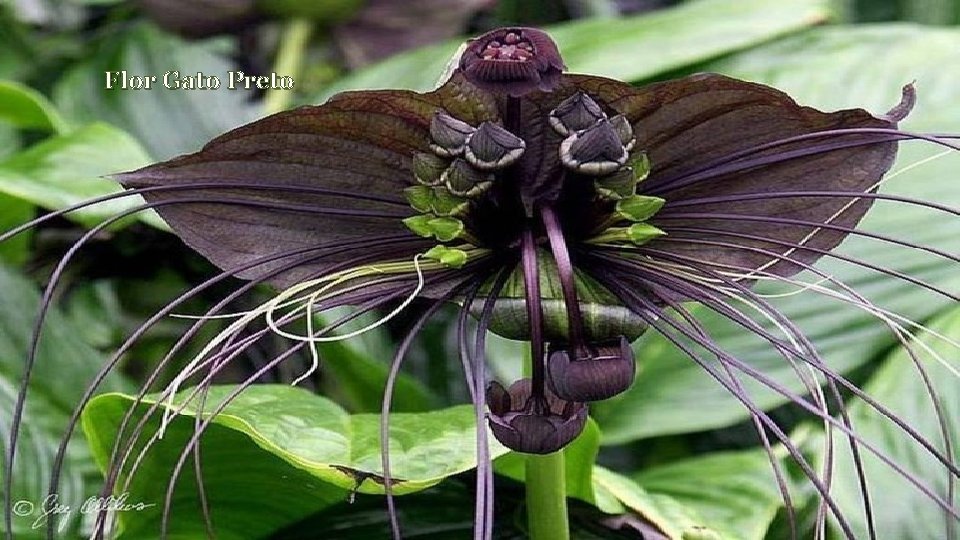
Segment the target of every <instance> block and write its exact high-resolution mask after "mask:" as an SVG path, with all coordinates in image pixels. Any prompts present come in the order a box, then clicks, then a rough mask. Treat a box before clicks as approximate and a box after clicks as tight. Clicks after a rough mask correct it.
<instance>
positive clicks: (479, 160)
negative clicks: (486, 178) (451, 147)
mask: <svg viewBox="0 0 960 540" xmlns="http://www.w3.org/2000/svg"><path fill="white" fill-rule="evenodd" d="M526 148H527V143H525V142H524V141H523V139H521V138H520V137H517V136H516V135H514V134H513V133H510V132H509V131H507V130H505V129H503V128H502V127H500V126H498V125H497V124H494V123H491V122H484V123H482V124H480V127H479V128H477V130H476V131H475V132H474V133H473V134H471V135H470V137H468V138H467V145H466V152H465V157H466V158H467V161H469V162H470V164H471V165H473V166H474V167H476V168H478V169H480V170H483V171H492V170H495V169H503V168H504V167H509V166H510V165H512V164H513V163H514V162H515V161H517V160H518V159H520V156H522V155H523V151H524V150H525V149H526Z"/></svg>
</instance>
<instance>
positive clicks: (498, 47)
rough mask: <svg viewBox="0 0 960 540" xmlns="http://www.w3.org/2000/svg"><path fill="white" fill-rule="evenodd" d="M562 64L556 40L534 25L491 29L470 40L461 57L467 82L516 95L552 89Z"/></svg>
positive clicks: (561, 69)
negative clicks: (530, 26)
mask: <svg viewBox="0 0 960 540" xmlns="http://www.w3.org/2000/svg"><path fill="white" fill-rule="evenodd" d="M565 67H566V66H564V65H563V59H562V58H561V57H560V52H559V51H558V50H557V45H556V43H554V42H553V40H552V39H550V36H548V35H547V34H546V33H544V32H542V31H540V30H537V29H535V28H519V27H518V28H498V29H496V30H492V31H490V32H487V33H486V34H484V35H482V36H480V37H478V38H476V39H474V40H472V41H471V42H470V43H469V45H468V46H467V48H466V50H465V51H464V52H463V55H462V56H461V57H460V71H461V72H462V73H463V75H464V77H466V79H467V80H468V81H470V82H471V83H473V84H474V85H476V86H478V87H480V88H483V89H484V90H487V91H490V92H495V93H506V94H509V95H511V96H515V97H519V96H522V95H524V94H528V93H530V92H532V91H534V90H538V89H539V90H542V91H544V92H550V91H552V90H553V89H554V88H556V87H557V85H558V84H559V83H560V74H561V73H562V72H563V70H564V68H565Z"/></svg>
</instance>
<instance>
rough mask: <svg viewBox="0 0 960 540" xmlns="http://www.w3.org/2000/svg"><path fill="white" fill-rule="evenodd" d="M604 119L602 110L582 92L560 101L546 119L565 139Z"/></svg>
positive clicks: (604, 115)
mask: <svg viewBox="0 0 960 540" xmlns="http://www.w3.org/2000/svg"><path fill="white" fill-rule="evenodd" d="M606 117H607V115H606V114H605V113H604V112H603V109H601V108H600V105H597V102H596V101H594V100H593V98H591V97H590V96H588V95H587V94H584V93H583V92H577V93H576V94H574V95H572V96H570V97H568V98H567V99H565V100H563V101H561V102H560V104H559V105H557V107H556V108H555V109H553V110H552V111H550V115H549V116H548V117H547V119H548V120H549V122H550V127H552V128H553V129H554V131H556V132H557V133H559V134H560V135H562V136H564V137H567V136H569V135H570V134H571V133H573V132H575V131H582V130H584V129H587V128H588V127H590V126H592V125H594V124H596V123H597V121H598V120H601V119H603V118H606ZM631 137H632V133H631Z"/></svg>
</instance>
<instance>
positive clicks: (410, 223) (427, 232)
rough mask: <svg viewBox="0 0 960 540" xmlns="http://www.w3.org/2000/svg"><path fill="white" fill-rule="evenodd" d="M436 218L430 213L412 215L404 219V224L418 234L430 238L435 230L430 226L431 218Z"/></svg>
mask: <svg viewBox="0 0 960 540" xmlns="http://www.w3.org/2000/svg"><path fill="white" fill-rule="evenodd" d="M432 219H435V217H434V216H432V215H430V214H425V215H420V216H411V217H408V218H406V219H404V220H403V224H404V225H406V226H407V228H408V229H410V230H411V231H413V233H414V234H416V235H417V236H422V237H424V238H430V237H431V236H433V230H432V229H431V228H430V220H432Z"/></svg>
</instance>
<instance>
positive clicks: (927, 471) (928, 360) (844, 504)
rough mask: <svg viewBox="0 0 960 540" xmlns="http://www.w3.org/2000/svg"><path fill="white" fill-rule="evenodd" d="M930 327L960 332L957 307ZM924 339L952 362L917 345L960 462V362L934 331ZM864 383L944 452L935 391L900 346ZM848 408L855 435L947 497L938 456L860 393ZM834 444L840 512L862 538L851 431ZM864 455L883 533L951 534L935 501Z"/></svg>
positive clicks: (915, 539) (914, 539) (921, 539)
mask: <svg viewBox="0 0 960 540" xmlns="http://www.w3.org/2000/svg"><path fill="white" fill-rule="evenodd" d="M930 327H931V328H932V329H933V330H935V331H937V332H939V333H940V334H942V335H944V336H949V337H951V338H953V339H957V338H960V309H953V310H951V311H949V312H948V313H947V314H945V315H943V316H941V317H939V318H938V319H937V320H936V321H935V322H933V323H932V324H931V325H930ZM923 341H924V343H926V344H927V345H928V346H929V347H930V348H931V349H933V350H934V351H935V352H937V353H938V354H939V355H940V356H941V357H942V358H943V359H944V360H945V362H947V363H948V364H949V366H950V367H947V366H944V365H943V364H941V363H939V362H936V361H934V358H933V357H932V356H931V355H930V354H925V353H924V352H923V349H921V348H919V347H915V349H916V350H917V351H918V354H920V355H921V356H922V362H923V367H924V369H926V370H927V373H928V375H929V379H930V381H932V383H933V387H934V388H935V392H936V394H937V395H938V396H939V399H940V402H941V405H942V408H943V412H944V424H945V426H946V428H947V435H948V436H949V437H950V440H951V441H952V443H953V456H952V458H953V461H954V463H957V462H958V461H960V447H958V442H960V380H958V376H957V368H958V367H960V363H958V362H957V359H958V354H957V348H956V347H955V346H953V345H951V344H950V343H948V342H946V341H944V340H941V339H938V338H936V337H934V336H933V335H931V334H927V335H926V336H925V337H924V338H923ZM864 390H865V391H866V392H867V393H868V394H869V395H870V396H871V397H873V398H875V399H876V400H877V401H879V402H880V403H882V404H883V405H884V406H886V407H887V408H888V409H890V410H891V411H892V412H893V414H895V415H896V416H897V417H898V418H900V419H901V420H903V421H904V422H905V423H906V424H907V425H909V426H910V427H911V428H913V429H915V430H916V431H917V432H919V433H920V434H921V435H923V436H924V437H925V438H926V439H927V440H928V441H930V442H931V443H932V444H933V445H934V446H935V447H936V448H938V449H939V450H940V452H942V453H945V446H944V444H943V436H942V434H941V431H940V425H939V423H938V420H937V416H936V415H935V414H934V409H933V403H932V401H931V399H930V395H929V394H928V391H927V388H926V387H925V386H924V384H923V381H922V380H921V379H920V377H919V376H918V373H917V368H916V366H915V364H914V362H913V361H912V360H911V358H910V356H909V354H908V353H907V351H906V350H905V349H904V348H903V347H900V348H898V349H897V350H895V351H894V352H893V353H892V354H890V356H889V357H888V358H887V359H886V360H885V361H884V363H883V366H882V367H881V369H880V370H879V371H878V372H877V373H876V374H875V375H874V376H873V378H872V379H871V380H870V381H869V382H868V383H867V384H866V385H865V386H864ZM849 412H850V417H851V421H852V423H853V425H854V427H855V428H856V432H857V434H858V435H860V436H861V437H862V438H863V439H864V440H866V441H869V442H870V443H871V444H873V445H875V446H876V447H878V448H879V450H880V451H881V452H883V453H884V454H886V455H887V456H888V457H889V458H891V459H892V460H893V461H894V462H896V463H897V464H898V465H901V466H903V467H905V468H906V470H907V471H908V472H909V473H910V474H911V475H914V476H916V477H917V479H919V480H920V482H921V483H923V484H925V485H926V486H928V487H930V488H932V489H933V490H934V491H935V492H936V493H938V494H939V495H940V496H942V497H944V498H946V493H947V477H948V475H949V473H948V472H947V470H946V468H944V466H943V465H942V464H941V463H940V462H939V461H937V460H936V458H934V457H933V456H931V455H930V454H929V453H928V452H927V451H926V450H924V449H923V448H922V447H921V446H920V445H919V444H918V443H916V442H915V441H913V440H911V439H910V436H909V435H907V434H906V433H904V431H903V430H901V429H900V428H898V427H897V426H895V425H893V424H892V423H891V422H890V421H889V420H888V419H886V418H884V417H882V416H881V415H880V414H879V413H877V412H876V411H875V410H874V409H873V408H872V407H870V406H869V405H867V404H866V403H864V402H863V401H859V400H857V401H856V402H854V403H852V404H851V405H850V407H849ZM835 447H836V448H838V449H840V453H839V456H838V460H837V466H836V472H835V476H834V483H833V485H834V489H833V491H832V493H831V494H832V495H833V497H834V498H835V499H836V501H837V504H838V505H839V506H840V508H841V510H842V511H843V515H844V517H845V518H847V519H848V520H849V521H850V522H851V524H852V526H853V528H854V532H855V534H856V535H857V537H858V538H859V537H861V536H862V537H864V538H865V537H866V536H867V532H866V531H867V529H866V523H865V518H864V514H863V503H862V497H861V495H860V490H859V487H858V486H859V484H858V483H857V476H856V471H855V469H854V467H853V462H852V460H851V459H850V453H849V447H848V446H847V443H846V437H844V436H843V435H842V434H838V435H837V436H836V441H835ZM864 454H865V455H864V462H865V463H864V465H865V468H866V474H867V479H868V484H867V485H868V489H869V491H870V499H871V503H872V504H873V515H874V520H875V524H876V527H877V530H878V531H883V535H884V537H889V538H904V539H910V540H935V539H937V540H938V539H941V538H947V537H948V536H947V534H946V532H945V523H946V522H945V519H947V518H946V516H945V514H944V513H943V511H941V510H940V509H939V507H938V506H937V505H936V503H934V502H933V501H931V500H930V499H929V498H927V497H926V496H925V495H923V494H922V493H921V492H920V491H919V490H918V489H917V488H916V487H914V486H912V485H911V484H909V483H908V482H907V480H906V479H904V478H903V477H902V476H900V475H899V474H897V473H896V472H894V471H893V470H892V469H891V468H890V467H889V466H887V465H885V464H884V463H882V462H881V461H880V460H879V459H878V458H876V457H875V456H873V455H871V454H868V453H867V452H866V451H864ZM955 481H956V480H955ZM956 504H957V501H956V498H954V500H953V505H954V508H956ZM954 526H955V530H956V529H958V528H960V521H956V522H955V523H954Z"/></svg>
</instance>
